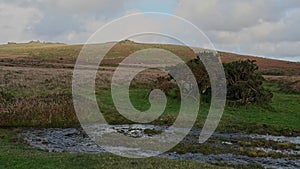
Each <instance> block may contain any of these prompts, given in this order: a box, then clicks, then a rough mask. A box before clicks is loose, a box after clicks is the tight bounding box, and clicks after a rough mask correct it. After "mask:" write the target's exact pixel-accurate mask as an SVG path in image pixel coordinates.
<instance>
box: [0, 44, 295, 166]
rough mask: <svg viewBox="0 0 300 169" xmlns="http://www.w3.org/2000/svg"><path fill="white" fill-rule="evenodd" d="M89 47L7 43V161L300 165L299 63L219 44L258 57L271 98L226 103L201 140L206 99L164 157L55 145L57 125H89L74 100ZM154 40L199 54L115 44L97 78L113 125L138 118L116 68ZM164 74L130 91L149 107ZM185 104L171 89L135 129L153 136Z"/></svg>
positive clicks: (0, 119)
mask: <svg viewBox="0 0 300 169" xmlns="http://www.w3.org/2000/svg"><path fill="white" fill-rule="evenodd" d="M82 47H83V46H82V45H67V44H61V43H36V42H33V43H24V44H9V45H0V87H1V88H0V128H1V129H0V168H54V167H56V168H142V167H143V168H199V167H200V168H260V167H261V168H264V167H265V168H267V167H271V168H280V167H283V168H285V167H286V168H298V167H300V162H299V159H300V123H299V120H300V104H299V100H300V94H299V93H300V63H296V62H288V61H280V60H274V59H266V58H261V57H255V56H244V55H237V54H232V53H226V52H219V54H220V59H221V60H222V62H225V63H227V62H232V61H235V60H247V59H250V60H256V64H257V65H258V67H259V73H261V74H262V75H263V76H264V78H265V80H264V84H263V86H264V87H265V88H267V89H269V90H270V91H271V92H272V93H273V98H272V102H271V103H268V104H252V103H250V104H247V105H228V106H226V108H225V111H224V114H223V117H222V119H221V122H220V124H219V126H218V128H217V132H216V134H215V135H214V136H213V137H212V138H210V139H209V140H208V141H207V142H206V143H204V144H198V143H197V142H196V141H195V140H196V138H197V133H198V131H199V130H200V129H201V128H202V126H203V124H204V122H205V119H206V117H207V113H208V110H209V107H210V104H209V103H205V102H201V109H200V111H199V114H198V117H197V120H196V123H195V125H194V128H193V129H192V131H191V132H190V134H189V135H188V136H187V137H186V138H185V139H184V140H183V141H182V142H181V143H180V144H178V145H177V146H176V147H174V148H173V149H172V150H170V151H168V152H167V153H165V154H163V155H162V157H155V158H148V159H126V158H122V157H117V156H115V155H112V154H107V153H103V152H102V153H97V154H95V153H87V152H86V151H76V150H74V151H73V150H72V151H71V150H70V151H69V149H68V144H69V143H65V144H64V145H63V147H60V148H59V149H55V148H54V149H52V150H51V152H49V151H50V148H49V147H50V146H49V145H51V144H53V145H55V144H56V142H55V143H54V142H51V139H49V138H51V137H55V135H51V133H52V134H53V133H54V132H53V131H55V132H56V133H65V132H67V131H69V129H70V128H72V129H74V130H72V132H71V135H74V137H73V136H72V138H73V139H75V140H76V139H77V138H78V139H79V137H80V136H81V135H80V134H78V133H82V130H81V129H80V124H79V122H78V119H77V116H76V113H75V110H74V106H73V100H72V75H73V69H74V64H75V62H76V59H77V57H78V55H79V52H80V50H81V48H82ZM147 48H160V49H165V50H169V51H171V52H172V53H174V54H176V55H178V56H179V57H180V58H181V59H182V60H184V61H189V60H191V59H193V58H195V57H196V54H195V52H194V51H193V50H191V49H190V48H188V47H184V46H176V45H162V44H140V43H135V42H131V41H124V42H120V43H118V44H117V45H115V46H114V47H113V48H112V49H111V50H110V51H109V53H108V54H107V55H106V56H105V58H104V60H103V61H102V62H101V64H100V68H99V71H98V73H97V78H96V81H95V83H96V97H97V101H98V104H99V107H101V112H102V113H103V115H104V117H105V118H106V120H107V121H108V122H109V123H110V124H111V125H116V126H120V125H121V126H122V125H127V124H133V123H132V122H131V121H129V120H127V119H126V118H124V117H123V116H121V115H120V114H118V111H117V110H116V108H115V106H114V103H113V100H112V98H111V91H110V82H111V78H112V76H113V73H114V71H115V70H116V67H117V66H118V65H119V63H120V62H121V61H122V60H123V59H124V58H126V56H128V55H130V54H132V53H134V52H136V51H138V50H141V49H147ZM160 76H166V74H162V72H161V71H158V70H148V71H144V72H142V73H140V74H139V75H138V76H137V77H136V78H135V79H134V81H133V82H132V87H131V89H130V98H131V102H132V104H133V105H134V106H135V108H137V109H138V110H141V111H145V110H147V109H149V107H150V103H149V101H148V94H149V92H150V91H151V89H152V86H153V84H154V82H155V80H156V79H157V78H158V77H160ZM179 108H180V101H179V100H177V99H175V98H172V97H170V98H168V103H167V106H166V110H165V112H164V113H163V115H162V116H160V117H159V119H157V120H155V121H153V122H152V123H151V124H146V125H144V126H141V127H137V128H135V130H138V131H142V133H143V134H144V135H146V136H147V137H151V136H153V135H156V134H159V133H160V132H161V131H160V129H159V127H161V126H170V125H171V124H172V123H173V122H174V121H175V119H176V117H177V114H178V110H179ZM148 125H151V126H152V127H149V126H148ZM122 127H123V128H122V129H123V130H125V128H126V127H124V126H122ZM66 129H68V130H67V131H65V130H66ZM37 131H38V132H42V134H40V135H39V137H40V141H33V138H32V135H35V133H36V132H37ZM49 133H50V134H49ZM68 133H69V132H68ZM68 135H70V134H63V135H62V136H61V138H64V137H65V136H68ZM44 138H48V139H47V140H45V139H44ZM66 140H67V139H66ZM58 142H64V140H60V141H58ZM41 145H42V146H41ZM52 151H53V152H52ZM69 152H73V153H69ZM191 154H192V155H191ZM193 155H194V156H193ZM207 157H209V158H207ZM220 159H221V160H220Z"/></svg>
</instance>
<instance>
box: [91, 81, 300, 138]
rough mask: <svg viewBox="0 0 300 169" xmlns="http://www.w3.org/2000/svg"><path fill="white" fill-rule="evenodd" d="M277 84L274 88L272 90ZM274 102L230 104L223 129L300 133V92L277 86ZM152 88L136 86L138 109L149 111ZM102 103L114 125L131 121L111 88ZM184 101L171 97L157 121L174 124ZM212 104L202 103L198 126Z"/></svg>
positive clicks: (102, 93) (100, 93) (100, 99)
mask: <svg viewBox="0 0 300 169" xmlns="http://www.w3.org/2000/svg"><path fill="white" fill-rule="evenodd" d="M272 87H273V89H272ZM269 88H270V89H272V90H273V93H274V97H273V102H272V103H270V104H268V105H257V104H249V105H247V106H236V107H232V106H227V107H226V108H225V111H224V113H223V117H222V120H221V122H220V125H219V127H218V130H219V131H228V132H244V133H258V134H273V135H299V133H300V123H299V119H300V111H299V110H300V104H299V100H300V95H299V94H285V93H282V92H278V91H276V90H275V89H276V88H275V87H274V86H269ZM149 92H150V90H149V89H141V88H136V89H132V90H131V91H130V96H131V102H132V104H133V105H134V106H135V108H137V109H138V110H141V111H145V110H147V109H148V108H149V107H150V104H149V102H148V93H149ZM97 93H98V103H99V105H100V108H101V110H102V112H103V113H104V115H105V117H107V119H108V120H112V124H118V123H129V121H128V120H126V119H124V118H123V117H122V116H119V115H118V114H117V111H116V109H115V108H114V103H113V101H112V99H111V97H110V90H104V89H101V90H99V91H98V92H97ZM179 105H180V101H179V100H176V99H173V98H168V103H167V106H166V110H165V112H164V114H163V115H162V116H161V119H160V120H157V121H154V122H153V124H168V125H169V124H172V122H173V121H174V120H175V118H176V116H177V115H178V111H179V108H180V106H179ZM209 106H210V105H209V104H207V103H202V104H201V107H200V112H199V114H198V118H197V122H196V124H195V127H198V128H201V127H202V126H203V123H204V121H205V119H206V116H207V113H208V109H209Z"/></svg>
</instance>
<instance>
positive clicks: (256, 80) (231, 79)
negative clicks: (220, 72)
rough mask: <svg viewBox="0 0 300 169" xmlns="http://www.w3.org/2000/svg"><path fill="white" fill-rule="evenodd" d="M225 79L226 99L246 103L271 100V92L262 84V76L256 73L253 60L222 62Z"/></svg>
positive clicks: (256, 67)
mask: <svg viewBox="0 0 300 169" xmlns="http://www.w3.org/2000/svg"><path fill="white" fill-rule="evenodd" d="M224 70H225V73H226V79H227V99H228V100H231V101H234V102H239V103H241V104H247V103H249V102H255V103H266V102H271V99H272V97H273V95H272V93H271V92H270V91H269V90H267V89H265V88H264V87H263V86H262V84H263V80H264V78H263V77H262V76H261V75H260V74H259V73H257V70H258V66H257V65H256V64H255V61H250V60H245V61H241V60H240V61H234V62H231V63H225V64H224Z"/></svg>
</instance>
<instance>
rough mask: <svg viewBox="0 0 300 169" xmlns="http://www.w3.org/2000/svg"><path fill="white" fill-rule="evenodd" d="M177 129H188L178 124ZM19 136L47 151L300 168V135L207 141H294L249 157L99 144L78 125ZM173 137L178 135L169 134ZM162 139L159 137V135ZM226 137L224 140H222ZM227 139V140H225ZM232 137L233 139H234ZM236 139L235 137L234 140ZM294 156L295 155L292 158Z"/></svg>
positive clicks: (128, 131) (101, 129)
mask: <svg viewBox="0 0 300 169" xmlns="http://www.w3.org/2000/svg"><path fill="white" fill-rule="evenodd" d="M166 128H167V127H162V126H153V125H110V126H107V125H97V126H91V128H90V129H91V130H95V131H97V132H98V133H100V135H101V134H107V133H121V134H123V135H126V136H129V137H132V138H143V137H144V138H149V137H151V138H155V137H156V134H153V133H151V132H150V133H149V132H146V130H154V131H164V130H165V129H166ZM174 130H176V132H181V131H184V130H186V129H182V128H176V129H174ZM200 132H201V130H197V129H192V130H191V131H190V132H189V135H191V136H195V138H196V136H199V134H200ZM19 136H20V137H21V138H22V139H23V140H24V141H25V142H26V143H27V144H28V145H30V146H32V147H35V148H38V149H41V150H45V151H48V152H69V153H105V152H107V151H106V150H109V151H110V152H114V153H116V154H122V153H124V152H126V153H128V152H130V153H133V154H139V155H140V156H145V157H147V156H151V155H155V154H157V153H159V154H160V155H158V157H160V158H168V159H174V160H197V161H201V162H207V163H211V164H216V163H227V164H230V165H246V164H258V165H261V166H263V167H265V168H295V169H296V168H300V159H299V157H300V137H284V136H271V135H245V134H237V133H218V132H216V133H214V135H213V136H212V137H211V139H213V140H215V141H214V142H209V141H208V142H207V143H205V144H208V145H209V146H213V147H217V148H223V147H228V146H229V147H234V148H235V149H240V148H241V145H239V144H237V143H236V140H239V139H242V140H250V141H251V140H253V139H260V140H261V139H263V140H266V141H274V142H276V143H291V144H293V145H295V148H293V149H290V148H288V149H275V148H273V147H259V146H257V147H256V146H253V147H251V149H254V150H259V151H263V152H265V153H277V154H280V155H282V156H283V157H280V158H272V157H250V156H246V155H241V154H236V153H223V154H205V155H204V154H202V153H177V152H166V153H161V152H153V151H149V150H143V149H140V148H129V147H120V146H118V147H114V146H103V145H102V146H99V145H97V144H96V143H95V142H94V141H93V139H92V138H90V137H88V136H87V135H86V134H85V132H83V130H82V129H76V128H66V129H60V128H47V129H34V128H32V129H28V130H25V131H23V132H22V133H20V134H19ZM169 139H170V140H172V139H176V138H169ZM158 140H159V139H158ZM191 140H193V139H184V140H183V141H182V142H183V143H184V144H194V143H195V142H194V141H191ZM222 140H223V141H222ZM224 140H226V141H224ZM231 140H232V141H231ZM233 140H235V141H233ZM290 157H292V158H290Z"/></svg>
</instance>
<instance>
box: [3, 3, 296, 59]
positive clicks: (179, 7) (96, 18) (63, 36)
mask: <svg viewBox="0 0 300 169" xmlns="http://www.w3.org/2000/svg"><path fill="white" fill-rule="evenodd" d="M137 12H163V13H167V14H172V15H176V16H179V17H182V18H184V19H186V20H188V21H190V22H191V23H193V24H194V25H196V26H197V27H198V28H199V29H201V30H202V31H203V33H205V34H206V35H207V37H208V38H209V39H210V41H211V42H212V43H213V44H214V46H215V47H216V49H218V50H223V51H229V52H235V53H241V54H250V55H258V56H263V57H268V58H276V59H282V60H290V61H298V62H299V61H300V1H299V0H226V1H224V0H86V1H84V0H1V1H0V29H1V31H0V37H1V38H0V43H2V44H4V43H7V42H8V41H14V42H27V41H30V40H40V41H50V42H63V43H69V44H77V43H85V42H86V41H87V40H88V39H89V37H90V36H91V35H93V33H94V32H96V31H97V30H98V29H99V28H100V27H102V26H103V25H105V24H107V23H109V22H111V21H113V20H115V19H117V18H120V17H122V16H125V15H129V14H133V13H137ZM144 22H147V23H151V25H152V26H153V27H154V28H156V29H157V31H159V29H161V28H163V27H165V25H164V24H165V23H164V22H163V21H156V20H153V18H152V19H149V18H146V17H140V18H139V19H137V20H136V21H135V23H134V24H132V29H133V30H134V29H138V27H139V26H143V25H142V24H143V23H144ZM169 26H172V25H169ZM169 30H170V31H178V30H176V29H175V28H171V29H169ZM114 31H116V32H117V31H118V30H117V29H116V30H114ZM148 41H151V39H149V38H148Z"/></svg>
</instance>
